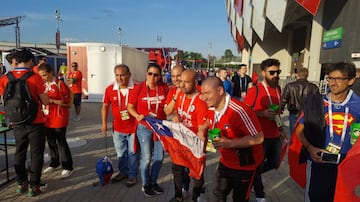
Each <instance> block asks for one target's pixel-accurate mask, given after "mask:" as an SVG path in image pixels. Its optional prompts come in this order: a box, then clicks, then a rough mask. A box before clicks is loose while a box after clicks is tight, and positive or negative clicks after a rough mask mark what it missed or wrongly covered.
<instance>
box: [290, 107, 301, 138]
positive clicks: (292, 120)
mask: <svg viewBox="0 0 360 202" xmlns="http://www.w3.org/2000/svg"><path fill="white" fill-rule="evenodd" d="M298 117H299V114H290V113H289V130H290V137H291V135H292V132H293V130H294V126H295V123H296V120H297V119H298Z"/></svg>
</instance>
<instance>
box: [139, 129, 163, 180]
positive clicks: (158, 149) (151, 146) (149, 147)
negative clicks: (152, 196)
mask: <svg viewBox="0 0 360 202" xmlns="http://www.w3.org/2000/svg"><path fill="white" fill-rule="evenodd" d="M136 133H137V138H138V140H139V143H140V148H141V160H140V173H141V181H142V185H143V186H145V185H153V184H156V183H157V182H156V181H157V178H158V177H159V173H160V169H161V165H162V162H163V158H164V149H163V147H162V145H161V142H160V141H154V140H153V131H151V130H149V129H148V128H146V126H144V125H143V124H140V123H139V125H138V127H137V131H136ZM151 156H153V158H151ZM151 159H153V163H152V167H151V169H150V161H151Z"/></svg>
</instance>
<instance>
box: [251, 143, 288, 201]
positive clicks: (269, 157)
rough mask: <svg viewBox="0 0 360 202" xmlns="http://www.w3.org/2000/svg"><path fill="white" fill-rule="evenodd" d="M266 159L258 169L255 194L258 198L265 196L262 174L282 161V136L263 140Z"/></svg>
mask: <svg viewBox="0 0 360 202" xmlns="http://www.w3.org/2000/svg"><path fill="white" fill-rule="evenodd" d="M263 149H264V161H263V163H262V164H261V165H260V166H259V168H258V169H257V170H256V174H255V180H254V190H255V195H256V197H258V198H265V192H264V185H263V183H262V179H261V174H262V173H265V172H267V171H269V170H272V169H274V168H276V167H277V165H279V163H280V155H281V141H280V138H265V139H264V142H263Z"/></svg>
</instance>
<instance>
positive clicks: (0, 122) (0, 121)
mask: <svg viewBox="0 0 360 202" xmlns="http://www.w3.org/2000/svg"><path fill="white" fill-rule="evenodd" d="M4 118H5V112H0V127H1V126H2V125H3V123H4Z"/></svg>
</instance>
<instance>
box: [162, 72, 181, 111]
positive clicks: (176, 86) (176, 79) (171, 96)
mask: <svg viewBox="0 0 360 202" xmlns="http://www.w3.org/2000/svg"><path fill="white" fill-rule="evenodd" d="M183 71H184V67H183V66H180V65H176V66H175V67H173V68H172V70H171V81H172V83H173V86H171V87H170V89H169V93H168V95H167V96H166V100H165V107H164V112H165V114H166V115H170V114H171V113H172V112H173V109H174V105H175V102H176V99H177V97H178V94H179V93H180V91H181V89H180V77H181V73H182V72H183Z"/></svg>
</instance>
